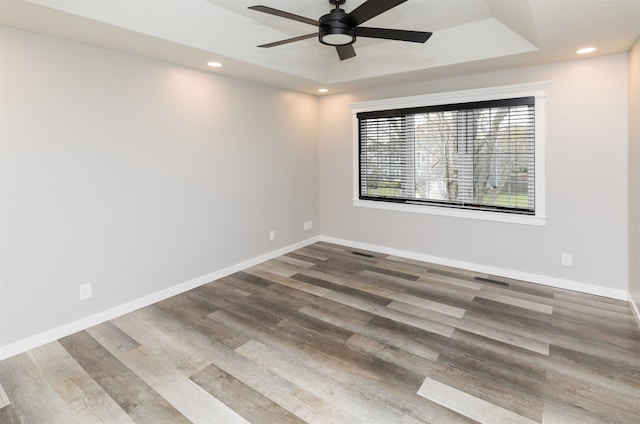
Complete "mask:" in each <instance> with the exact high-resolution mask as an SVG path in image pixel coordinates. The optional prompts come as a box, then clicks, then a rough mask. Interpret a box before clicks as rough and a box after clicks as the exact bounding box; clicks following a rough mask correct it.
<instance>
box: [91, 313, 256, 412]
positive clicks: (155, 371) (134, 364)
mask: <svg viewBox="0 0 640 424" xmlns="http://www.w3.org/2000/svg"><path fill="white" fill-rule="evenodd" d="M87 331H88V332H89V334H91V335H92V336H93V337H94V338H95V339H96V340H97V341H98V342H99V343H100V344H101V345H102V346H104V347H105V348H106V349H107V350H108V351H109V352H110V353H111V354H112V355H114V356H116V357H117V358H118V359H119V360H120V361H121V362H122V363H123V364H124V365H126V366H127V367H128V368H129V369H130V370H131V371H133V372H134V373H135V374H136V375H137V376H138V377H140V379H141V380H142V381H144V382H145V383H147V384H148V385H149V386H150V387H151V388H152V389H153V390H155V391H156V392H157V393H158V394H159V395H161V396H162V397H163V398H164V399H166V400H167V402H169V403H170V404H171V405H172V406H173V407H174V408H176V410H178V411H179V412H180V413H181V414H183V415H184V416H185V417H186V418H187V419H189V420H190V421H191V422H192V423H194V424H207V423H211V422H220V423H245V424H246V423H248V422H247V421H246V420H244V418H242V417H241V416H240V415H238V414H237V413H235V412H234V411H233V410H232V409H230V408H229V407H228V406H226V405H225V404H224V403H222V402H220V401H219V400H218V399H216V398H215V397H213V396H211V395H210V394H209V393H208V392H206V391H205V390H204V389H202V388H201V387H200V386H198V385H197V384H195V383H194V382H193V381H191V380H189V378H188V377H186V376H184V375H183V374H181V373H180V372H178V371H176V370H175V369H174V368H172V367H171V366H170V365H169V364H168V363H165V362H164V361H162V360H161V359H160V358H158V357H157V356H155V355H154V354H153V353H152V352H150V351H149V350H148V349H146V348H145V347H144V346H138V347H136V348H134V349H128V350H123V349H122V348H121V345H120V344H119V343H118V340H119V338H120V335H119V331H120V330H119V329H118V328H116V327H114V326H109V325H102V324H101V325H98V326H96V327H92V328H90V329H89V330H87Z"/></svg>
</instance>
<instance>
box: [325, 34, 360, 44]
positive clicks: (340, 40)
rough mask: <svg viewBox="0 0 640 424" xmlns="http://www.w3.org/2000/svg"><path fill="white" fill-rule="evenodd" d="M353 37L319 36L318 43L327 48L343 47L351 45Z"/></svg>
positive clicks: (344, 35)
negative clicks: (327, 46) (325, 45)
mask: <svg viewBox="0 0 640 424" xmlns="http://www.w3.org/2000/svg"><path fill="white" fill-rule="evenodd" d="M354 41H356V40H355V37H354V36H352V35H349V34H324V35H321V36H320V42H321V43H322V44H327V45H329V46H345V45H347V44H351V43H353V42H354Z"/></svg>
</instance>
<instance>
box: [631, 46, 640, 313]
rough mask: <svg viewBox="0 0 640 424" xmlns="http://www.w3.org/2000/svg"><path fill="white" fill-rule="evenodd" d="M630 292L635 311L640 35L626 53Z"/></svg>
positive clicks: (639, 296)
mask: <svg viewBox="0 0 640 424" xmlns="http://www.w3.org/2000/svg"><path fill="white" fill-rule="evenodd" d="M629 292H630V294H631V299H632V300H633V302H634V304H635V307H636V312H637V311H639V310H640V39H638V40H637V41H636V43H635V45H634V46H633V48H632V49H631V51H630V53H629ZM638 318H639V319H640V317H638Z"/></svg>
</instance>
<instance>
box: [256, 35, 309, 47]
mask: <svg viewBox="0 0 640 424" xmlns="http://www.w3.org/2000/svg"><path fill="white" fill-rule="evenodd" d="M317 36H318V33H317V32H314V33H313V34H307V35H301V36H299V37H293V38H287V39H286V40H280V41H274V42H273V43H267V44H261V45H259V46H258V47H275V46H281V45H283V44H289V43H293V42H296V41H302V40H307V39H309V38H313V37H317Z"/></svg>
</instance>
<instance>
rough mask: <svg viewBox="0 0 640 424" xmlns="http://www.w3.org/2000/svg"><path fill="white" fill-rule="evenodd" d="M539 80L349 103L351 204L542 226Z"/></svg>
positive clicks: (541, 95) (541, 146)
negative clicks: (353, 161) (353, 145)
mask: <svg viewBox="0 0 640 424" xmlns="http://www.w3.org/2000/svg"><path fill="white" fill-rule="evenodd" d="M542 84H544V88H546V86H547V85H548V83H542ZM542 84H529V85H525V86H509V87H498V88H495V89H484V90H473V91H466V92H455V93H444V94H438V95H431V96H417V97H412V98H406V99H393V100H390V101H383V102H374V103H368V104H363V103H361V104H358V105H355V107H353V109H354V123H355V126H356V133H357V140H356V144H357V146H356V151H355V152H354V153H355V156H356V161H357V164H355V165H356V167H357V172H356V173H357V181H356V182H355V204H356V206H366V207H377V208H384V209H396V210H407V211H413V212H425V213H437V214H441V215H453V216H461V217H472V218H474V217H475V218H481V219H490V220H497V221H506V222H519V223H531V224H536V225H542V224H543V223H544V222H543V219H544V201H543V200H544V179H543V175H538V174H539V173H542V174H543V173H544V167H543V166H541V163H540V162H542V161H543V158H544V156H543V154H542V152H543V151H544V126H543V125H542V124H543V116H544V115H543V111H544V97H545V96H544V91H541V90H540V88H541V87H540V85H542ZM506 94H511V95H516V96H517V97H506V96H505V95H506ZM447 100H449V101H447ZM385 106H391V107H385Z"/></svg>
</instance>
